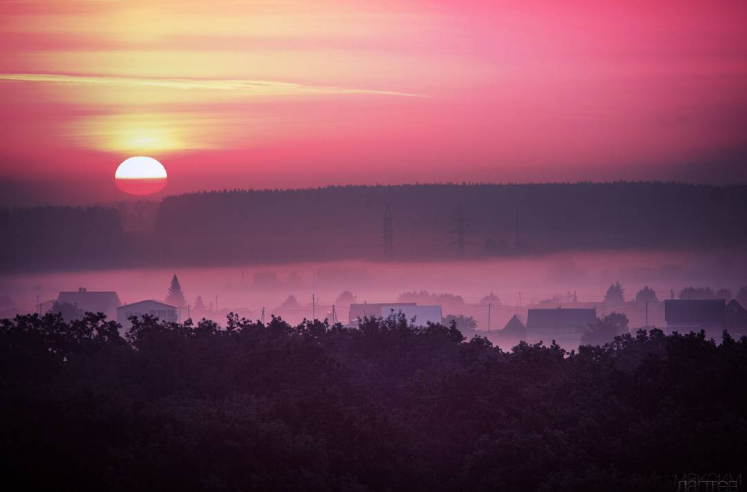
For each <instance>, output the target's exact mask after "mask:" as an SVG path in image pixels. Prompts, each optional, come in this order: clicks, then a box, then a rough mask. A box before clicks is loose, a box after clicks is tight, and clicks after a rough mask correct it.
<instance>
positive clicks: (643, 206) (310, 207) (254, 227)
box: [0, 182, 747, 269]
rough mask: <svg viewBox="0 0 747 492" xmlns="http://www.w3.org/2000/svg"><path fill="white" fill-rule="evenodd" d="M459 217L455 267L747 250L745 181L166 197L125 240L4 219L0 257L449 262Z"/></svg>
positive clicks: (55, 220) (38, 220)
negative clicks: (645, 252) (600, 254)
mask: <svg viewBox="0 0 747 492" xmlns="http://www.w3.org/2000/svg"><path fill="white" fill-rule="evenodd" d="M387 207H388V208H387ZM120 208H121V207H120ZM387 210H389V211H390V213H391V215H387V214H386V213H385V212H386V211H387ZM457 210H462V213H463V216H464V220H465V221H467V222H468V223H469V224H470V227H469V228H467V229H465V232H464V235H463V237H462V238H461V239H462V240H463V247H464V257H466V258H480V257H489V256H494V255H516V254H527V253H529V254H542V253H549V252H556V251H563V250H569V249H575V250H595V249H629V248H647V249H679V250H682V249H702V248H735V247H741V246H744V245H745V244H747V229H745V228H744V227H743V223H742V221H743V218H744V217H746V216H747V186H743V185H739V186H711V185H692V184H676V183H651V182H616V183H576V184H523V185H518V184H517V185H511V184H508V185H487V184H486V185H481V184H464V185H458V184H443V185H401V186H333V187H326V188H318V189H302V190H262V191H243V190H235V191H222V192H203V193H193V194H186V195H179V196H169V197H166V198H164V199H163V201H162V203H161V204H160V206H159V208H158V210H157V212H155V219H152V220H151V219H148V220H149V221H150V222H153V224H154V226H153V227H154V228H153V231H151V232H143V231H137V232H132V233H128V234H124V233H123V232H122V225H121V219H120V218H119V214H118V212H117V211H116V210H115V209H105V208H65V207H43V208H34V209H22V210H10V211H9V210H6V211H3V212H2V213H0V228H2V230H3V231H4V232H5V234H4V240H3V241H2V243H1V245H0V247H2V251H1V252H0V253H1V254H0V258H2V262H3V265H2V266H3V267H4V268H16V269H24V268H25V269H28V268H37V269H40V268H50V267H51V268H53V267H55V266H57V267H60V268H61V267H63V266H64V267H66V268H72V267H76V268H86V267H98V266H101V265H107V266H130V265H144V266H153V265H168V264H189V265H213V264H231V263H238V262H286V261H306V260H336V259H373V260H382V259H397V260H412V259H418V260H422V259H453V258H456V257H457V253H458V251H457V246H456V245H455V242H454V234H453V233H452V232H451V231H452V230H453V227H454V224H453V218H454V216H455V214H456V213H457ZM387 217H388V219H387ZM133 220H135V219H133V218H132V217H129V218H128V220H127V222H128V223H129V222H132V221H133ZM387 228H390V229H391V228H393V233H394V234H395V235H396V238H397V239H396V241H395V242H393V243H391V244H390V243H388V242H386V238H387V237H389V236H387V234H391V231H390V232H388V233H387V230H389V229H387Z"/></svg>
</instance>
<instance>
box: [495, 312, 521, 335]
mask: <svg viewBox="0 0 747 492" xmlns="http://www.w3.org/2000/svg"><path fill="white" fill-rule="evenodd" d="M501 334H502V335H516V336H523V335H526V334H527V329H526V327H525V326H524V323H522V322H521V320H520V319H519V317H518V316H516V315H513V316H512V317H511V319H510V320H508V323H506V326H505V327H504V328H503V329H502V330H501Z"/></svg>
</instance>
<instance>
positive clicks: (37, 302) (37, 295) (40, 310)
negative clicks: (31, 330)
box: [36, 294, 42, 316]
mask: <svg viewBox="0 0 747 492" xmlns="http://www.w3.org/2000/svg"><path fill="white" fill-rule="evenodd" d="M36 306H37V309H38V310H39V316H41V315H42V305H41V301H39V294H36Z"/></svg>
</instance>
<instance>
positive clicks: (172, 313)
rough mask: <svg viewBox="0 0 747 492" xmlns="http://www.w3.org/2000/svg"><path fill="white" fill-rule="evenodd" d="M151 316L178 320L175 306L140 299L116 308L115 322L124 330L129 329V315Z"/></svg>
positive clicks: (172, 320)
mask: <svg viewBox="0 0 747 492" xmlns="http://www.w3.org/2000/svg"><path fill="white" fill-rule="evenodd" d="M146 314H147V315H148V316H153V317H154V318H158V319H160V320H161V321H168V322H173V323H176V322H177V320H178V318H179V317H178V312H177V307H176V306H172V305H171V304H166V303H163V302H159V301H153V300H148V301H140V302H134V303H132V304H125V305H124V306H120V307H118V308H117V323H119V324H120V325H122V328H123V329H124V330H125V331H130V328H132V322H131V321H130V316H138V317H140V316H143V315H146Z"/></svg>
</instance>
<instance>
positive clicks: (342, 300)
mask: <svg viewBox="0 0 747 492" xmlns="http://www.w3.org/2000/svg"><path fill="white" fill-rule="evenodd" d="M356 301H357V299H356V297H355V295H354V294H353V293H352V292H350V291H349V290H343V291H342V292H340V295H339V296H337V299H335V304H336V305H337V306H349V305H350V304H353V303H355V302H356Z"/></svg>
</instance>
